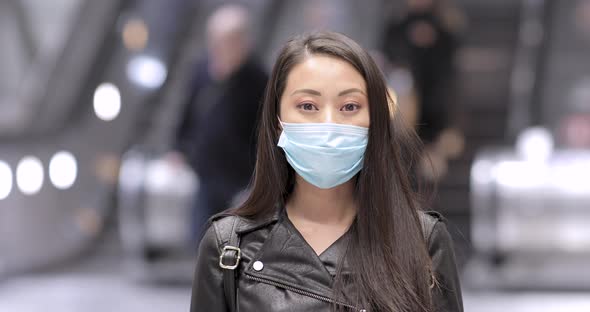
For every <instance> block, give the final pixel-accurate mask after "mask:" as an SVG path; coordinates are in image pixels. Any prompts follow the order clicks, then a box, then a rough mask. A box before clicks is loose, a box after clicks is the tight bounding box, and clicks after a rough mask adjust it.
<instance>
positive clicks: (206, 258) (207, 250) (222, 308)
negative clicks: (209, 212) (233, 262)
mask: <svg viewBox="0 0 590 312" xmlns="http://www.w3.org/2000/svg"><path fill="white" fill-rule="evenodd" d="M190 311H191V312H198V311H211V312H227V311H229V310H228V309H227V306H226V303H225V294H224V291H223V273H222V271H221V269H220V267H219V249H218V243H217V234H216V232H215V227H214V226H213V225H211V226H210V227H209V229H208V230H207V232H206V233H205V235H204V236H203V239H202V240H201V244H200V246H199V251H198V253H197V265H196V269H195V276H194V280H193V289H192V294H191V307H190Z"/></svg>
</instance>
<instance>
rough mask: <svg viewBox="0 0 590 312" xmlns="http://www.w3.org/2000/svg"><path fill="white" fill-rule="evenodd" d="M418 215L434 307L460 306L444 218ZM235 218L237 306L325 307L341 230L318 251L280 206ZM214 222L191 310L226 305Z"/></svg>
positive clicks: (202, 250) (247, 309)
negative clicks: (256, 216)
mask: <svg viewBox="0 0 590 312" xmlns="http://www.w3.org/2000/svg"><path fill="white" fill-rule="evenodd" d="M235 218H238V217H235V216H225V217H217V218H215V217H214V218H213V219H212V220H214V221H213V222H219V223H223V222H226V223H225V226H227V224H228V223H232V222H233V221H235ZM420 218H421V221H422V225H423V231H424V235H425V237H426V238H427V239H428V249H429V253H430V256H431V257H432V261H433V266H434V270H435V275H436V278H437V282H438V285H437V286H435V288H433V293H432V296H433V301H434V307H435V308H434V311H436V312H447V311H448V312H451V311H452V312H456V311H463V304H462V298H461V289H460V286H459V279H458V275H457V269H456V266H455V256H454V253H453V246H452V240H451V237H450V235H449V233H448V232H447V229H446V226H445V224H444V220H443V218H442V217H441V216H440V215H439V214H437V213H422V212H420ZM239 221H240V222H239V225H238V227H237V230H236V233H238V234H239V235H240V238H241V242H240V248H241V257H242V258H241V260H240V263H239V266H238V268H237V270H238V278H237V280H236V286H237V287H238V291H237V311H242V312H254V311H255V312H267V311H269V312H270V311H273V312H295V311H302V312H303V311H305V312H308V311H326V312H328V311H331V304H330V303H331V299H330V297H331V285H332V280H333V277H334V275H335V272H336V267H337V263H338V260H339V259H340V257H341V256H342V253H343V252H344V250H345V248H346V244H347V237H348V236H347V235H346V234H345V235H343V236H342V237H340V238H339V239H338V240H337V241H336V242H334V243H333V244H332V245H331V246H330V247H328V249H326V250H325V251H324V252H322V253H321V254H320V255H319V256H318V255H317V254H316V253H315V251H314V250H313V249H312V248H311V246H309V245H308V244H307V242H306V241H305V239H304V238H303V237H302V236H301V234H300V233H299V231H297V229H296V228H295V227H294V225H293V224H292V223H291V222H290V221H289V218H288V217H286V214H285V213H284V209H279V210H278V211H277V213H275V215H274V216H272V217H269V218H267V219H264V220H259V221H252V220H248V219H244V218H240V219H239ZM219 223H218V224H217V225H216V226H210V227H209V229H208V230H207V232H206V234H205V236H204V237H203V239H202V241H201V244H200V247H199V251H198V256H197V264H196V271H195V277H194V283H193V290H192V298H191V308H190V311H191V312H197V311H210V312H222V311H223V312H226V311H230V309H229V308H228V306H227V303H226V299H225V295H224V288H223V269H222V268H220V266H219V255H220V250H221V248H222V247H221V246H222V244H224V243H225V242H226V241H227V239H225V241H224V238H223V237H221V236H220V233H217V232H218V231H217V230H216V228H219V225H220V224H219ZM343 271H344V272H345V271H346V263H345V264H344V268H343ZM351 308H354V309H351V311H355V310H356V311H361V308H358V307H351Z"/></svg>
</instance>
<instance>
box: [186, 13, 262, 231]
mask: <svg viewBox="0 0 590 312" xmlns="http://www.w3.org/2000/svg"><path fill="white" fill-rule="evenodd" d="M206 35H207V56H206V58H205V60H203V61H201V62H198V63H197V65H196V66H195V70H194V76H193V79H192V81H191V82H190V87H189V91H190V95H189V96H188V100H187V102H186V105H185V110H184V112H183V113H184V114H183V117H182V118H183V120H182V122H181V124H180V127H179V128H178V131H177V135H176V142H175V149H176V150H177V151H178V152H179V153H178V154H176V155H182V156H179V157H182V158H184V159H185V160H186V161H187V162H188V163H189V164H190V165H191V166H192V168H193V169H194V170H195V172H196V173H197V175H198V176H199V180H200V186H199V190H198V191H197V194H196V200H195V204H194V207H193V215H192V236H193V237H192V239H193V240H194V241H198V239H199V238H200V235H201V234H202V233H201V227H202V226H203V225H204V223H205V222H206V221H207V219H208V217H209V216H211V215H212V214H214V213H217V212H219V211H222V210H224V209H226V208H228V207H229V205H230V202H231V200H232V198H234V196H236V194H238V193H239V192H240V191H242V190H243V189H244V188H246V186H247V184H248V182H249V180H250V176H251V174H252V171H253V169H254V163H255V135H254V130H255V123H256V119H257V111H258V105H259V103H260V102H261V100H262V97H263V94H264V89H265V87H266V81H267V79H268V76H267V74H266V73H265V71H264V70H263V68H262V66H261V65H259V63H258V62H256V60H255V58H254V56H253V55H252V54H253V51H252V50H253V49H252V48H253V38H252V32H251V18H250V14H249V12H248V11H247V10H246V9H245V8H243V7H241V6H238V5H225V6H221V7H220V8H218V9H217V10H215V11H214V12H213V14H212V15H211V16H210V17H209V19H208V21H207V27H206Z"/></svg>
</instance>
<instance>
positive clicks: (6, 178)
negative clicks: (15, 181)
mask: <svg viewBox="0 0 590 312" xmlns="http://www.w3.org/2000/svg"><path fill="white" fill-rule="evenodd" d="M11 191H12V170H11V169H10V166H9V165H8V164H7V163H6V162H3V161H1V160H0V200H3V199H5V198H6V197H8V195H9V194H10V192H11Z"/></svg>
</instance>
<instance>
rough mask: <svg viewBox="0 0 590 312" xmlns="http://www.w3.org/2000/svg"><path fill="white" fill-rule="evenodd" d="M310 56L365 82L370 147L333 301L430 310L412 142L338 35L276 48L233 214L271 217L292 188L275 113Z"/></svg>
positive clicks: (375, 75) (367, 60) (366, 64)
mask: <svg viewBox="0 0 590 312" xmlns="http://www.w3.org/2000/svg"><path fill="white" fill-rule="evenodd" d="M311 55H327V56H332V57H336V58H339V59H342V60H344V61H346V62H348V63H350V64H351V65H352V66H354V68H356V70H358V72H359V73H360V74H361V75H362V76H363V77H364V79H365V81H366V85H367V92H368V93H367V96H368V100H369V113H370V126H369V143H368V146H367V149H366V152H365V160H364V165H363V169H362V170H361V172H360V173H359V174H358V175H357V177H356V188H355V198H356V200H357V204H358V207H359V209H358V212H357V215H356V217H355V220H354V222H353V224H352V225H351V228H350V233H351V239H350V243H349V246H348V249H347V252H346V256H345V257H346V261H348V263H349V265H350V268H351V269H352V272H354V274H352V276H350V278H348V277H347V278H346V281H344V275H343V274H341V273H340V272H341V270H340V269H339V270H338V272H337V274H336V278H335V281H334V285H333V290H334V297H335V299H338V300H348V301H353V302H351V303H352V304H355V305H357V306H361V307H364V308H365V309H366V310H367V311H396V312H402V311H403V312H420V311H430V310H431V298H430V290H429V285H430V281H431V279H430V276H431V275H430V274H429V272H430V260H429V256H428V252H427V247H426V243H425V240H424V238H423V235H422V230H421V226H420V220H419V216H418V207H417V206H418V204H417V199H416V197H415V192H414V191H413V189H414V187H413V186H414V184H413V182H412V181H411V178H410V177H411V176H412V172H411V171H412V169H411V168H412V166H413V164H414V163H415V162H416V160H417V158H416V156H417V153H418V149H417V147H419V140H418V139H417V136H416V135H415V134H414V133H413V131H411V130H409V129H408V128H406V126H404V124H403V122H402V120H401V119H400V116H399V114H397V113H394V114H393V116H394V118H393V120H392V118H391V114H390V106H389V105H388V101H391V99H390V97H389V95H388V93H387V87H386V85H385V82H384V79H383V76H382V74H381V72H380V71H379V69H378V67H377V65H376V64H375V62H374V61H373V59H372V58H371V57H370V56H369V54H368V53H367V52H366V51H365V50H363V48H361V47H360V46H359V45H358V44H357V43H356V42H354V41H353V40H352V39H350V38H348V37H346V36H345V35H342V34H339V33H334V32H318V33H312V34H307V35H303V36H297V37H295V38H293V39H291V40H290V41H288V42H287V43H286V44H285V46H284V47H283V49H282V50H281V52H280V54H279V56H278V58H277V61H276V63H275V65H274V68H273V70H272V74H271V78H270V80H269V82H268V85H267V88H266V94H265V98H264V103H263V105H262V107H261V114H260V120H259V130H258V147H257V160H256V168H255V173H254V177H253V181H252V185H251V192H250V194H249V196H248V198H247V199H246V200H245V202H244V203H243V204H242V205H241V206H239V207H237V208H236V209H234V210H233V213H235V214H237V215H240V216H242V217H247V218H257V217H261V216H263V215H268V214H271V213H273V212H274V211H275V209H276V208H275V207H276V205H277V203H278V204H284V203H285V202H286V200H287V198H288V196H289V195H290V193H291V191H292V189H293V184H294V175H295V174H294V171H293V169H292V168H291V167H290V166H289V164H288V163H287V160H286V158H285V155H284V153H283V151H282V150H281V149H280V148H279V147H277V142H278V139H279V135H280V130H279V129H280V128H279V124H278V119H277V116H278V115H279V111H280V107H279V106H280V97H281V94H282V93H283V92H284V90H285V85H286V82H287V76H288V74H289V72H290V71H291V69H292V68H293V66H294V65H296V64H298V63H300V62H302V61H303V60H304V59H305V58H306V57H309V56H311ZM343 260H344V259H341V261H340V263H341V264H342V263H343ZM349 279H351V280H349ZM349 283H353V284H354V285H355V289H356V291H355V294H354V297H353V298H350V296H345V292H344V288H345V287H346V284H349ZM334 309H335V310H340V309H343V308H342V307H340V306H334Z"/></svg>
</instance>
